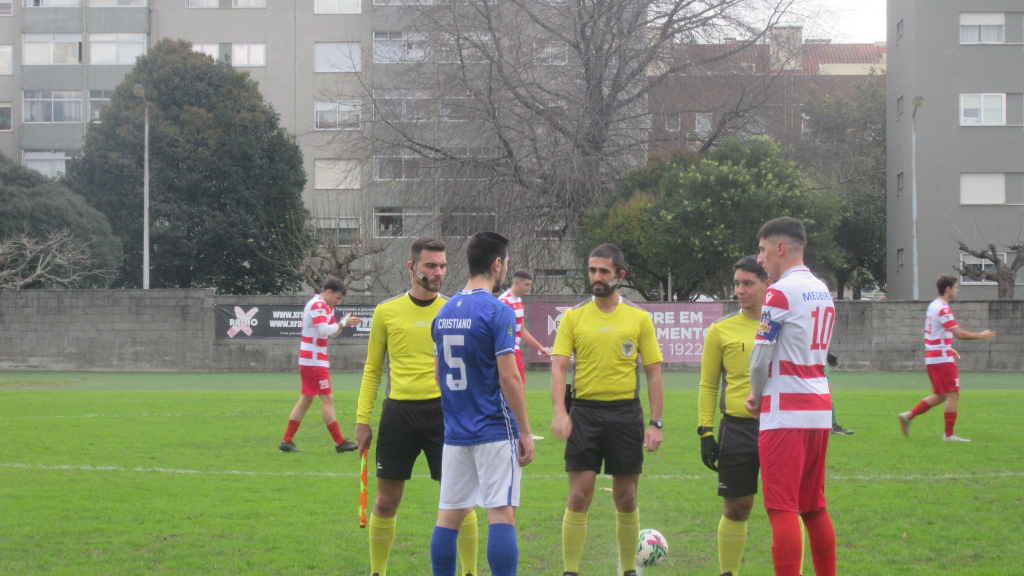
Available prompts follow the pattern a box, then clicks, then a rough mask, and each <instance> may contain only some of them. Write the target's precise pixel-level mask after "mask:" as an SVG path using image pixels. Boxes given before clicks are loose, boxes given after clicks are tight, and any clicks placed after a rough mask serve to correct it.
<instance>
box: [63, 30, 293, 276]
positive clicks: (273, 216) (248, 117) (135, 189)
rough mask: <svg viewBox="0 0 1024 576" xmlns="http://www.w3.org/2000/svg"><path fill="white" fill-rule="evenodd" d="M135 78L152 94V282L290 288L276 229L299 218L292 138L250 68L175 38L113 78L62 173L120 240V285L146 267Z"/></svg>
mask: <svg viewBox="0 0 1024 576" xmlns="http://www.w3.org/2000/svg"><path fill="white" fill-rule="evenodd" d="M136 84H141V85H142V86H143V87H144V90H145V98H146V100H148V102H149V122H150V142H149V146H150V151H149V152H150V222H151V225H150V243H151V256H150V265H151V272H150V275H151V285H152V286H153V287H168V288H169V287H176V288H192V287H214V288H216V289H217V290H218V291H219V292H222V293H231V294H266V293H280V292H287V291H290V290H294V289H296V288H297V287H298V286H299V274H298V272H297V271H298V269H299V263H300V262H301V260H302V253H301V249H298V248H295V247H293V246H292V247H289V246H291V245H290V244H289V243H287V242H280V241H278V239H279V238H280V237H288V236H293V235H294V233H295V231H294V230H292V228H293V227H294V226H299V225H301V224H300V223H301V222H304V221H305V220H306V210H305V208H304V206H303V203H302V189H303V186H304V185H305V182H306V176H305V171H304V170H303V167H302V155H301V152H300V151H299V147H298V145H297V144H296V143H295V140H294V138H293V136H292V135H290V134H289V133H288V132H287V131H285V130H284V129H283V128H281V127H280V126H279V125H278V114H277V113H276V112H275V111H274V110H273V108H272V107H271V106H270V105H269V104H267V103H266V102H265V101H264V100H263V97H262V95H261V94H260V92H259V89H258V86H257V84H256V82H255V81H253V80H251V79H250V78H249V76H248V74H245V73H240V72H237V71H235V70H234V69H233V68H232V67H231V66H230V65H228V64H226V63H224V62H214V61H213V59H211V58H210V57H209V56H206V55H204V54H200V53H197V52H193V51H192V49H191V44H189V43H188V42H184V41H171V40H164V41H161V42H160V43H159V44H157V45H156V46H154V47H153V48H151V49H150V50H149V53H148V54H146V55H145V56H143V57H142V58H140V59H139V60H138V62H137V63H136V65H135V68H134V69H133V70H132V72H131V73H130V74H128V75H127V76H126V77H125V80H124V82H122V83H121V85H120V86H118V87H117V89H116V90H115V92H114V95H113V97H112V98H111V103H110V105H109V106H108V107H106V108H104V109H103V112H102V123H100V124H94V125H92V126H91V127H90V129H89V132H88V134H87V135H86V141H85V146H84V148H83V151H82V152H83V155H82V158H81V159H80V160H78V161H76V162H73V163H72V164H71V165H70V166H69V167H68V173H67V175H66V177H65V181H66V182H67V183H68V185H69V186H70V187H71V188H72V189H73V190H75V191H77V192H79V193H80V194H82V196H84V197H85V198H86V200H88V201H89V203H90V204H92V205H93V206H95V207H96V208H97V209H98V210H99V211H100V212H102V213H103V214H105V215H106V216H107V217H108V218H109V219H110V221H111V223H112V225H113V229H114V233H115V234H117V236H119V237H120V238H121V241H122V243H123V245H124V247H125V256H124V259H123V261H122V262H121V266H120V270H119V275H118V281H117V283H118V285H120V286H125V287H138V286H140V284H141V277H142V227H143V222H142V214H143V206H142V204H143V195H142V188H143V160H144V158H143V114H144V109H145V104H144V101H143V98H141V97H138V96H136V95H135V93H134V86H135V85H136ZM282 250H284V252H282ZM289 262H291V263H294V266H284V265H281V263H289Z"/></svg>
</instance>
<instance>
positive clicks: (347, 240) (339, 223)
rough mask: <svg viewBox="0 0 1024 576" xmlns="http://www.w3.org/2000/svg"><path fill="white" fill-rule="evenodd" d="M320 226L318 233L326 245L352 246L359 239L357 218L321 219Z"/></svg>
mask: <svg viewBox="0 0 1024 576" xmlns="http://www.w3.org/2000/svg"><path fill="white" fill-rule="evenodd" d="M318 225H319V226H318V230H317V231H318V233H319V234H320V238H321V241H322V242H323V243H324V244H334V245H335V246H352V245H353V244H355V241H356V240H357V239H358V238H359V218H356V217H351V216H339V217H337V218H320V219H319V222H318Z"/></svg>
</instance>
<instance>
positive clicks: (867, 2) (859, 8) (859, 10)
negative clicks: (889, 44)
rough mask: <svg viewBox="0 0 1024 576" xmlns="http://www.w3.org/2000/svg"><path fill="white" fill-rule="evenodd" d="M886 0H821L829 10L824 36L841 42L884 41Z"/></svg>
mask: <svg viewBox="0 0 1024 576" xmlns="http://www.w3.org/2000/svg"><path fill="white" fill-rule="evenodd" d="M885 1H886V0H823V1H822V4H824V7H825V8H826V9H827V10H829V11H830V13H829V16H830V17H829V20H832V21H833V22H834V23H833V24H832V25H831V26H828V27H827V29H826V30H827V32H829V33H827V34H826V35H825V37H826V38H832V41H833V42H842V43H872V42H884V41H885Z"/></svg>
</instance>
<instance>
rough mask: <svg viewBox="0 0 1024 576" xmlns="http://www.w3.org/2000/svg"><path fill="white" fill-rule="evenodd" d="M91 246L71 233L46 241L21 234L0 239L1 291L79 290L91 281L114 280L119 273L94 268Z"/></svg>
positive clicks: (59, 233)
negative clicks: (88, 280)
mask: <svg viewBox="0 0 1024 576" xmlns="http://www.w3.org/2000/svg"><path fill="white" fill-rule="evenodd" d="M92 264H93V262H92V258H91V253H90V251H89V243H88V242H85V243H81V242H76V241H75V239H74V237H73V236H72V234H71V233H70V232H69V231H67V230H57V231H55V232H51V233H49V234H48V235H47V236H46V237H45V238H34V237H32V236H30V235H29V234H27V233H26V234H20V235H17V236H12V237H8V238H5V239H3V240H0V290H21V289H25V288H75V287H77V286H78V285H79V284H81V283H83V282H85V281H86V280H87V279H96V278H106V279H110V278H113V277H114V275H115V272H116V271H115V270H104V269H94V268H92Z"/></svg>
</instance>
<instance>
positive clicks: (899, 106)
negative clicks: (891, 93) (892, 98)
mask: <svg viewBox="0 0 1024 576" xmlns="http://www.w3.org/2000/svg"><path fill="white" fill-rule="evenodd" d="M900 114H903V96H900V97H899V98H897V99H896V116H899V115H900Z"/></svg>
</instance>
